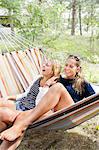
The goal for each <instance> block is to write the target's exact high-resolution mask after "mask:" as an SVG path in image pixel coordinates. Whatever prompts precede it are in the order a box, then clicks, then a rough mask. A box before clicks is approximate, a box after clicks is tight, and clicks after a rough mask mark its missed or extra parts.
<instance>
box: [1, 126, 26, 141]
mask: <svg viewBox="0 0 99 150" xmlns="http://www.w3.org/2000/svg"><path fill="white" fill-rule="evenodd" d="M22 134H23V132H22V130H21V129H20V126H18V125H15V126H12V127H11V128H9V129H7V130H5V131H3V132H2V133H1V134H0V139H1V140H6V141H10V142H12V141H14V140H16V139H17V138H18V137H21V136H22Z"/></svg>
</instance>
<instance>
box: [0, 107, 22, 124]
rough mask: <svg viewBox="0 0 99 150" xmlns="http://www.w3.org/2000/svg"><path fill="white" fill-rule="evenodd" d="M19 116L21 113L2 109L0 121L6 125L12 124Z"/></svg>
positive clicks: (0, 109)
mask: <svg viewBox="0 0 99 150" xmlns="http://www.w3.org/2000/svg"><path fill="white" fill-rule="evenodd" d="M18 114H19V111H16V110H11V109H9V108H7V107H0V121H2V122H5V123H8V124H9V123H12V122H13V121H14V120H15V118H16V116H17V115H18Z"/></svg>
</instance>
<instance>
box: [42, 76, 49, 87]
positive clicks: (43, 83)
mask: <svg viewBox="0 0 99 150" xmlns="http://www.w3.org/2000/svg"><path fill="white" fill-rule="evenodd" d="M48 79H50V78H49V77H45V76H44V77H42V78H41V81H40V86H41V87H43V86H44V85H45V83H46V81H47V80H48Z"/></svg>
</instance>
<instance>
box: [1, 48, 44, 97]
mask: <svg viewBox="0 0 99 150" xmlns="http://www.w3.org/2000/svg"><path fill="white" fill-rule="evenodd" d="M40 53H41V52H40V50H39V49H32V50H26V51H18V52H16V51H14V52H11V53H5V54H0V97H6V96H9V95H16V94H19V93H22V92H24V91H25V90H26V89H27V87H28V86H29V84H30V83H31V81H32V80H33V78H34V77H35V76H37V75H38V74H40V67H41V54H40Z"/></svg>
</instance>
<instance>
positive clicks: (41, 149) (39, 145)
mask: <svg viewBox="0 0 99 150" xmlns="http://www.w3.org/2000/svg"><path fill="white" fill-rule="evenodd" d="M98 126H99V115H98V116H95V117H94V118H92V119H90V120H88V121H86V122H84V123H82V124H81V125H79V126H77V127H75V128H73V129H70V130H65V129H62V130H57V131H44V130H43V131H38V132H37V131H35V132H34V131H32V130H31V129H30V130H28V131H27V132H26V135H25V137H24V139H23V141H22V143H21V145H20V147H19V148H18V150H99V129H97V127H98Z"/></svg>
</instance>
